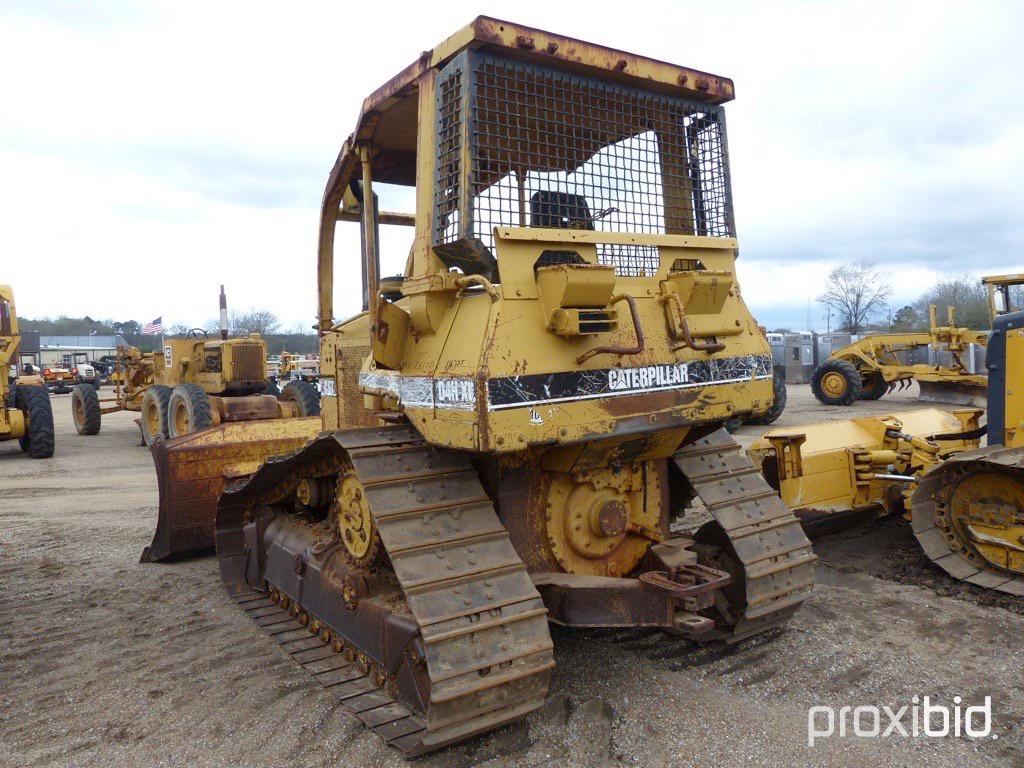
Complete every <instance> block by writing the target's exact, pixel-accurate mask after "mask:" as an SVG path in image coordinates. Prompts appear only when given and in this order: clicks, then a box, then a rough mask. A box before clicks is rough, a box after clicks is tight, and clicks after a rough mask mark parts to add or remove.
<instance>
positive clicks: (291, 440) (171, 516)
mask: <svg viewBox="0 0 1024 768" xmlns="http://www.w3.org/2000/svg"><path fill="white" fill-rule="evenodd" d="M320 427H321V423H320V419H319V417H311V418H303V419H278V420H272V421H266V422H236V423H228V424H222V425H221V426H218V427H211V428H210V429H206V430H203V431H201V432H196V433H193V434H190V435H184V436H182V437H177V438H172V439H170V440H163V439H158V440H157V441H156V442H154V443H153V445H152V447H151V450H152V453H153V463H154V464H155V466H156V476H157V483H158V486H159V493H160V500H159V506H158V511H157V525H156V532H155V533H154V535H153V542H152V543H151V544H150V545H149V546H148V547H146V548H145V549H144V550H143V552H142V558H141V562H144V563H148V562H154V561H158V560H164V559H166V558H168V557H172V556H174V555H180V554H184V553H187V552H195V551H202V550H206V549H210V548H212V547H213V543H214V521H215V519H216V514H217V500H218V499H219V498H220V494H221V491H223V490H224V485H225V482H226V480H227V479H229V478H230V479H234V478H238V477H240V476H243V475H246V474H250V473H252V472H255V471H256V470H257V469H258V468H259V466H260V465H261V464H262V463H263V462H264V461H266V460H267V459H269V458H270V457H272V456H276V455H278V454H283V453H288V452H289V451H294V450H296V449H297V448H300V447H301V446H303V445H305V444H306V443H307V442H308V441H309V440H311V439H312V438H313V437H315V436H316V435H317V433H318V432H319V431H320Z"/></svg>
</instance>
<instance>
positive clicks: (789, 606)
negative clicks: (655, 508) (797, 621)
mask: <svg viewBox="0 0 1024 768" xmlns="http://www.w3.org/2000/svg"><path fill="white" fill-rule="evenodd" d="M673 461H674V462H675V464H676V466H677V467H678V468H679V469H680V471H681V472H682V473H683V474H684V475H685V476H686V478H687V479H688V480H689V482H690V484H691V485H692V486H693V489H694V491H696V493H697V496H698V497H699V498H700V500H701V501H702V502H703V503H704V506H705V507H707V509H708V512H709V513H710V514H711V516H712V517H713V518H714V519H715V521H716V522H717V523H718V525H719V526H721V529H722V531H723V532H724V534H725V536H726V537H727V539H728V541H729V544H730V545H731V546H732V548H733V550H734V552H735V555H736V558H737V559H738V560H739V561H740V563H741V565H742V567H743V572H744V586H745V599H744V605H743V606H742V612H741V613H740V614H739V615H738V616H735V617H734V619H735V624H734V626H733V627H732V630H731V632H729V633H728V634H727V635H726V636H725V638H724V639H726V640H727V641H729V642H737V641H739V640H742V639H744V638H746V637H750V636H751V635H755V634H758V633H760V632H765V631H767V630H769V629H771V628H773V627H777V626H779V625H781V624H783V623H785V622H786V621H787V620H788V619H789V617H790V616H792V615H793V614H794V613H795V612H796V611H797V609H798V608H799V607H800V606H801V604H803V602H804V601H805V600H807V598H809V597H810V596H811V590H812V587H813V585H814V563H815V562H816V561H817V557H816V556H815V554H814V552H813V551H812V549H811V543H810V541H808V539H807V536H806V535H805V534H804V532H803V529H802V528H801V527H800V523H799V521H798V520H797V519H796V516H795V515H794V514H793V512H792V511H791V510H790V509H789V508H788V507H787V506H786V505H785V504H784V503H783V502H782V499H780V498H779V496H778V493H776V491H775V490H774V489H773V488H772V487H771V486H770V485H768V482H767V481H766V480H765V479H764V477H762V475H761V473H760V472H759V471H758V469H757V468H756V467H755V466H754V464H753V463H752V462H751V461H750V459H749V458H748V457H747V455H746V453H744V451H743V449H742V448H741V447H740V445H739V444H738V443H737V442H736V441H735V440H733V439H732V437H731V436H730V435H729V433H728V432H726V431H725V430H724V429H720V430H718V431H717V432H713V433H712V434H710V435H708V436H707V437H704V438H702V439H701V440H698V441H696V442H694V443H692V444H691V445H687V446H685V447H684V448H681V449H680V450H679V451H677V452H676V453H675V455H674V456H673Z"/></svg>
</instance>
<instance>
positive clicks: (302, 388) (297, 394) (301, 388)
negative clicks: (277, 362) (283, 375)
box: [279, 379, 320, 416]
mask: <svg viewBox="0 0 1024 768" xmlns="http://www.w3.org/2000/svg"><path fill="white" fill-rule="evenodd" d="M279 397H280V399H281V400H283V401H285V402H290V403H296V404H297V405H298V407H299V416H319V415H320V393H319V392H318V391H317V389H316V387H314V386H313V385H312V384H310V383H309V382H308V381H302V380H301V379H297V380H295V381H289V382H288V383H287V384H286V385H285V387H284V389H282V390H281V394H280V395H279Z"/></svg>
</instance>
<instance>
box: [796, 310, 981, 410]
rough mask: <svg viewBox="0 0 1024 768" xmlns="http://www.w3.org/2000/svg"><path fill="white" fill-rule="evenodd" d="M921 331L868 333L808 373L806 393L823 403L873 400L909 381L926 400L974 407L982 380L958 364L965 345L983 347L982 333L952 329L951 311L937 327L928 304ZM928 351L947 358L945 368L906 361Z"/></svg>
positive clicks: (837, 351)
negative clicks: (913, 354)
mask: <svg viewBox="0 0 1024 768" xmlns="http://www.w3.org/2000/svg"><path fill="white" fill-rule="evenodd" d="M928 312H929V321H930V322H929V329H928V332H927V333H874V334H871V335H869V336H865V337H864V338H863V339H858V340H857V341H854V342H852V343H850V344H847V345H846V346H845V347H842V348H840V349H837V350H835V351H834V352H832V354H831V355H830V356H829V359H828V360H826V361H825V362H824V363H822V364H821V365H819V366H818V367H817V368H816V369H815V370H814V373H813V374H812V375H811V390H812V391H813V392H814V396H815V397H817V398H818V400H819V401H820V402H821V403H823V404H824V405H851V404H852V403H854V402H856V401H857V400H877V399H878V398H880V397H882V395H884V394H885V393H886V392H891V391H892V390H894V389H904V388H906V387H907V386H908V385H909V384H910V382H911V381H917V383H918V386H919V387H920V399H921V400H924V401H926V402H935V403H954V404H960V405H980V404H982V403H983V401H984V398H985V386H986V378H985V374H983V373H971V372H970V371H969V369H968V365H967V364H966V363H965V362H964V360H963V354H964V352H965V351H967V350H968V349H969V346H968V345H970V344H976V345H979V346H985V345H987V344H988V332H987V331H972V330H971V329H970V328H960V327H958V326H957V325H956V310H955V308H953V307H947V308H946V312H947V323H946V325H942V326H940V325H939V324H938V320H937V317H936V307H935V305H934V304H933V305H931V306H930V307H929V308H928ZM925 347H930V348H932V349H934V350H937V351H939V352H944V353H946V354H948V355H949V356H950V358H951V360H952V363H951V364H950V365H929V364H928V363H910V362H908V361H907V355H908V353H910V352H913V351H914V350H918V349H922V348H925Z"/></svg>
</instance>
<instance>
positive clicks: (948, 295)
mask: <svg viewBox="0 0 1024 768" xmlns="http://www.w3.org/2000/svg"><path fill="white" fill-rule="evenodd" d="M931 304H934V305H935V308H936V313H937V316H938V317H937V319H938V322H939V325H945V324H946V307H954V308H955V309H956V324H957V325H959V326H963V327H965V328H973V329H974V330H978V331H983V330H987V329H988V328H989V325H990V323H989V316H988V291H987V290H986V289H985V287H984V286H983V285H982V284H981V281H980V280H972V279H970V278H968V277H959V278H954V279H952V280H942V281H940V282H938V283H936V284H935V286H934V287H933V288H931V289H930V290H928V291H927V292H925V294H924V295H923V296H921V298H920V299H918V300H917V302H916V303H915V305H914V308H915V309H916V311H917V313H918V315H919V316H920V317H921V327H922V328H926V327H927V324H928V307H929V305H931Z"/></svg>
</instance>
